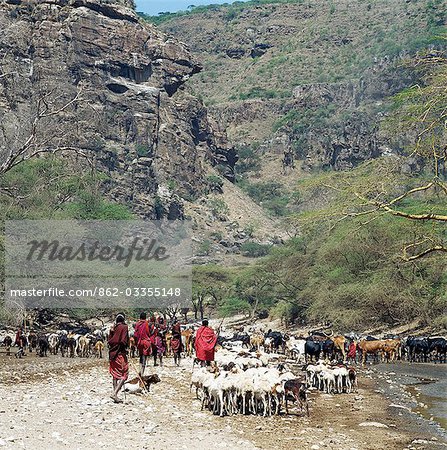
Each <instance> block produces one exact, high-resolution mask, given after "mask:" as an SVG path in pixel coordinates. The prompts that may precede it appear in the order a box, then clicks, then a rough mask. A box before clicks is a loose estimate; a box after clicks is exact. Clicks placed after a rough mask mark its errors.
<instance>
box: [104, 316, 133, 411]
mask: <svg viewBox="0 0 447 450" xmlns="http://www.w3.org/2000/svg"><path fill="white" fill-rule="evenodd" d="M108 344H109V360H110V367H109V372H110V374H111V375H112V377H113V394H112V395H111V398H112V399H113V401H114V402H115V403H122V402H123V401H122V400H121V399H119V398H118V392H119V391H120V390H121V388H122V387H123V385H124V383H125V381H126V380H127V377H128V375H129V364H128V362H127V352H126V349H127V346H128V345H129V329H128V327H127V325H126V324H125V323H124V314H123V313H119V314H118V315H117V316H116V319H115V325H114V326H112V329H111V330H110V334H109V339H108Z"/></svg>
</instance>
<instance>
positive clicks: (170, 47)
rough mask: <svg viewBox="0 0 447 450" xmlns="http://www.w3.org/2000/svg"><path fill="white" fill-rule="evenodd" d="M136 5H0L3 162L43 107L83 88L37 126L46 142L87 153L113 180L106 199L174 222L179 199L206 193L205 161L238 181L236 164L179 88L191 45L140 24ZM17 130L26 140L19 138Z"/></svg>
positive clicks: (69, 1) (192, 66)
mask: <svg viewBox="0 0 447 450" xmlns="http://www.w3.org/2000/svg"><path fill="white" fill-rule="evenodd" d="M132 6H133V2H132V1H117V2H115V1H98V0H94V1H93V0H43V1H25V0H23V1H22V0H6V1H5V0H3V1H0V28H1V29H2V33H1V34H0V116H1V117H2V121H1V122H2V124H1V127H0V128H1V130H0V131H1V133H0V149H1V150H2V155H1V156H0V158H1V160H3V159H4V157H5V153H6V151H7V148H8V147H9V146H10V145H12V142H13V141H14V139H13V138H16V141H17V137H18V138H19V141H20V139H25V138H26V136H27V133H29V132H31V131H30V130H31V124H32V121H33V119H34V118H35V117H36V114H37V111H38V110H39V108H40V109H41V110H42V108H45V107H46V106H45V105H49V106H48V110H49V111H55V110H58V108H59V109H60V108H61V106H64V105H67V103H69V102H70V101H71V100H72V99H74V98H75V97H76V94H77V92H80V91H81V94H80V97H79V98H78V99H77V100H76V101H75V102H73V103H72V104H70V105H69V106H67V107H64V108H63V110H62V111H59V112H58V114H55V115H53V116H50V117H46V118H44V119H42V120H41V121H40V126H41V128H42V129H38V135H40V137H41V141H45V142H46V143H47V144H48V145H50V144H51V145H53V146H61V145H62V146H68V147H75V148H78V149H80V150H81V151H82V155H84V156H86V157H87V160H88V161H89V163H90V164H94V165H95V166H96V167H97V168H98V169H99V170H100V171H102V172H105V173H106V174H107V175H108V180H107V181H106V182H105V183H104V185H103V189H104V191H105V192H106V194H107V196H108V197H109V198H111V199H114V200H116V201H118V202H120V203H125V204H127V205H129V206H130V207H131V208H132V210H133V211H134V212H135V213H137V214H138V215H139V216H141V217H158V216H160V215H167V216H169V217H171V218H177V217H181V216H182V214H183V207H182V202H181V200H180V197H181V196H184V197H194V196H197V195H200V194H202V193H203V192H204V190H205V189H206V182H205V177H206V171H207V164H211V165H213V166H214V165H219V166H223V167H224V170H223V172H224V173H225V174H226V176H227V177H228V178H229V179H230V180H231V179H232V178H233V176H234V175H233V167H234V163H235V161H236V159H237V157H236V155H235V153H234V151H233V150H232V149H231V148H230V147H229V146H228V145H227V143H226V140H225V135H224V134H223V133H221V132H219V131H218V130H217V128H216V126H215V125H214V124H212V123H211V122H210V121H209V120H208V115H207V111H206V108H205V107H204V106H203V104H202V103H201V102H200V101H199V100H198V99H197V98H195V97H193V96H191V95H189V94H187V93H185V92H184V91H183V89H182V85H183V83H184V82H185V81H186V80H187V79H188V78H189V77H190V76H192V75H194V74H195V73H197V72H199V71H200V70H201V66H200V65H199V64H198V63H197V62H196V61H195V60H194V59H193V58H192V57H191V55H190V53H189V51H188V49H187V48H186V47H185V45H184V44H181V43H179V42H177V41H176V40H174V39H172V38H168V37H167V36H165V35H164V34H163V33H161V32H159V31H157V30H156V29H155V28H154V27H152V26H151V25H148V24H142V23H140V21H139V19H138V17H137V16H136V15H135V13H134V11H133V10H132V9H131V7H132ZM42 102H44V103H42ZM42 105H43V106H42ZM18 126H20V129H21V130H22V133H21V134H22V136H13V134H14V133H13V132H12V130H14V129H17V128H18ZM25 131H26V132H25ZM42 136H46V138H47V139H46V140H45V139H42ZM51 145H50V146H51ZM79 164H80V166H81V167H87V165H86V162H85V160H84V159H83V158H80V162H79ZM174 186H175V188H174ZM174 191H175V193H174ZM160 192H162V193H163V195H161V196H159V193H160ZM179 196H180V197H179Z"/></svg>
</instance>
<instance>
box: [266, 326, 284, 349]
mask: <svg viewBox="0 0 447 450" xmlns="http://www.w3.org/2000/svg"><path fill="white" fill-rule="evenodd" d="M264 338H265V339H267V338H269V339H270V341H271V349H272V350H274V351H275V352H277V351H278V350H279V349H280V348H281V349H282V352H283V353H285V346H286V341H285V339H284V336H283V335H282V334H281V333H280V332H279V331H272V330H269V331H268V332H267V333H266V334H265V335H264Z"/></svg>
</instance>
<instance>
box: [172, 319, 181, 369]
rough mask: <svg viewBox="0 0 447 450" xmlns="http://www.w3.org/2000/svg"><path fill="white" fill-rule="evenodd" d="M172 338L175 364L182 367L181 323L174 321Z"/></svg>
mask: <svg viewBox="0 0 447 450" xmlns="http://www.w3.org/2000/svg"><path fill="white" fill-rule="evenodd" d="M171 332H172V338H171V350H172V354H173V355H174V364H176V365H177V366H179V365H180V354H181V352H182V328H181V326H180V323H179V322H177V320H175V319H174V325H172V331H171Z"/></svg>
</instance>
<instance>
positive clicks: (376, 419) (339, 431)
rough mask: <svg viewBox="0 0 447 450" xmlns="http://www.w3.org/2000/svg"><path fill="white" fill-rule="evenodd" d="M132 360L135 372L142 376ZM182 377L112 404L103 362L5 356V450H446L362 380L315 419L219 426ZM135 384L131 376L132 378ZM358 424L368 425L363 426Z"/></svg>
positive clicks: (169, 374) (177, 374)
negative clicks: (356, 389)
mask: <svg viewBox="0 0 447 450" xmlns="http://www.w3.org/2000/svg"><path fill="white" fill-rule="evenodd" d="M136 362H137V361H136V360H134V365H135V366H136ZM182 364H183V366H182V367H180V368H177V367H173V366H172V360H171V359H167V362H166V365H165V368H163V369H162V368H159V367H157V368H153V367H150V368H148V370H147V373H153V372H157V373H158V374H159V376H160V378H161V380H162V381H161V383H159V384H157V385H154V386H152V389H151V393H150V394H149V396H148V397H145V396H143V395H127V396H126V398H125V402H124V404H114V403H113V402H112V400H111V399H110V398H109V395H110V393H111V392H110V391H111V378H110V376H109V375H108V371H107V364H106V362H105V361H104V360H95V359H80V358H75V359H68V358H65V359H63V358H61V357H60V356H50V357H48V358H37V357H35V356H27V357H26V358H24V359H22V360H16V359H15V358H12V357H6V356H4V355H1V356H0V379H1V380H2V382H1V383H0V447H2V448H26V449H39V450H40V449H59V448H61V449H93V448H95V449H97V448H103V447H111V446H114V447H115V448H126V449H160V448H169V447H170V446H173V448H181V449H193V450H195V449H198V450H202V449H203V450H208V449H222V448H227V449H256V448H259V449H280V450H281V449H284V450H285V449H287V450H288V449H303V450H306V449H309V450H318V449H334V450H376V449H377V450H382V449H387V450H393V449H396V450H397V449H405V448H406V449H418V450H422V449H438V448H445V447H447V445H446V444H445V443H444V442H443V441H442V439H440V438H439V437H435V436H434V435H432V434H431V432H430V430H429V429H427V430H425V429H424V428H423V426H422V427H421V426H419V427H411V426H408V425H409V423H408V422H409V419H408V416H406V415H399V413H396V409H395V408H389V404H390V400H388V399H387V398H386V397H385V396H384V395H382V394H381V393H380V392H379V391H378V389H377V386H376V381H375V379H374V374H373V373H372V372H366V373H365V374H364V375H363V376H361V377H360V388H359V392H358V393H353V394H349V395H348V394H343V395H326V394H321V393H319V392H312V393H311V395H310V412H311V416H310V418H306V417H302V416H301V414H300V413H299V411H297V410H294V409H293V410H291V414H290V415H289V416H285V415H282V416H279V417H276V416H275V417H266V418H263V417H257V416H240V415H239V416H232V417H224V418H219V417H215V416H213V415H212V414H211V413H210V412H209V411H200V402H199V401H197V400H195V399H194V397H195V396H194V393H192V394H191V393H190V392H189V380H190V375H191V361H190V360H184V361H183V362H182ZM134 374H135V372H134V370H131V376H133V375H134ZM361 424H362V425H361Z"/></svg>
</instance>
